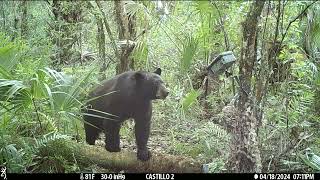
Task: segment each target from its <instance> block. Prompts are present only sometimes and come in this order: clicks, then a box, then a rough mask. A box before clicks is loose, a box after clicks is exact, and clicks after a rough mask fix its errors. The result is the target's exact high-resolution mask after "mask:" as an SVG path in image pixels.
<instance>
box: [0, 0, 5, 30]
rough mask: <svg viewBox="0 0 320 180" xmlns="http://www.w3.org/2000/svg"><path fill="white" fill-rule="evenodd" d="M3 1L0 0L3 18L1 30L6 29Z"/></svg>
mask: <svg viewBox="0 0 320 180" xmlns="http://www.w3.org/2000/svg"><path fill="white" fill-rule="evenodd" d="M4 3H5V1H1V9H2V10H1V11H2V20H3V28H2V30H3V31H6V15H5V10H4Z"/></svg>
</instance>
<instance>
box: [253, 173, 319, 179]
mask: <svg viewBox="0 0 320 180" xmlns="http://www.w3.org/2000/svg"><path fill="white" fill-rule="evenodd" d="M254 179H258V180H300V179H301V180H314V179H315V177H314V174H312V173H306V174H303V173H302V174H300V173H297V174H285V173H279V174H278V173H276V174H274V173H266V174H264V173H262V174H255V175H254Z"/></svg>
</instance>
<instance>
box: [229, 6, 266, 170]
mask: <svg viewBox="0 0 320 180" xmlns="http://www.w3.org/2000/svg"><path fill="white" fill-rule="evenodd" d="M264 3H265V2H264V1H261V0H256V1H255V2H253V3H252V5H251V7H250V10H249V13H248V14H247V17H246V19H245V21H244V22H243V23H242V27H243V37H242V38H243V39H242V47H241V57H240V61H239V76H240V88H239V101H238V104H237V109H238V111H239V116H238V117H237V120H236V121H235V124H234V125H233V128H232V138H231V152H232V153H231V155H230V157H229V161H228V169H229V170H230V171H231V172H247V173H248V172H261V169H262V167H261V157H260V151H259V148H258V138H257V137H258V134H257V130H258V128H259V126H258V124H259V123H258V122H257V119H256V118H255V117H254V115H253V108H254V101H253V100H252V99H253V95H252V91H251V88H252V87H251V86H252V82H251V80H252V72H253V69H254V63H255V62H256V59H257V37H258V23H259V21H258V20H259V17H260V15H261V12H262V9H263V6H264Z"/></svg>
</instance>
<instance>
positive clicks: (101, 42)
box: [97, 18, 107, 80]
mask: <svg viewBox="0 0 320 180" xmlns="http://www.w3.org/2000/svg"><path fill="white" fill-rule="evenodd" d="M97 27H98V34H97V41H98V46H99V59H100V61H101V64H102V66H101V67H100V74H101V76H100V80H103V79H106V75H105V70H106V69H107V65H106V36H105V34H104V29H103V21H102V19H101V18H98V19H97Z"/></svg>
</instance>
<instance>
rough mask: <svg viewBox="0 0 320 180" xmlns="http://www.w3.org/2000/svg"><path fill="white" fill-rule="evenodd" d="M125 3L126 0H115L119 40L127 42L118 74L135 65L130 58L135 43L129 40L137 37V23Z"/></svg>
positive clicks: (122, 52)
mask: <svg viewBox="0 0 320 180" xmlns="http://www.w3.org/2000/svg"><path fill="white" fill-rule="evenodd" d="M123 3H124V2H123V1H121V0H120V1H115V2H114V4H115V13H116V21H117V23H118V32H119V40H120V41H124V42H126V43H125V44H124V45H121V53H120V62H119V64H118V66H117V74H120V73H122V72H125V71H128V70H129V69H130V67H134V65H133V59H130V58H131V57H130V55H131V53H132V51H133V48H134V45H133V44H131V43H130V42H129V41H130V40H134V39H135V38H134V36H135V28H134V26H135V23H134V22H133V19H134V17H131V19H130V18H129V17H128V16H127V15H126V14H125V12H124V4H123ZM130 21H131V22H130Z"/></svg>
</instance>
